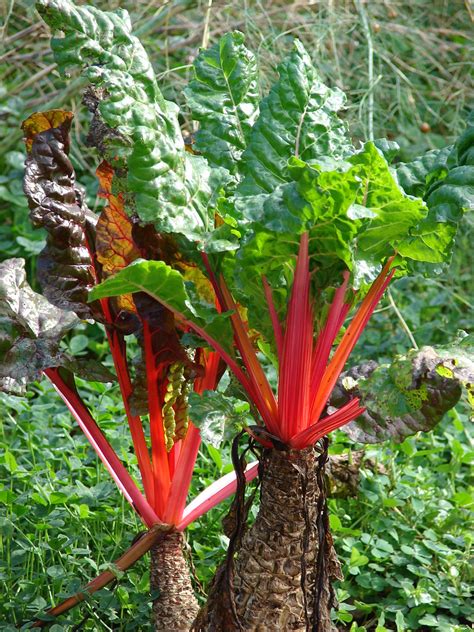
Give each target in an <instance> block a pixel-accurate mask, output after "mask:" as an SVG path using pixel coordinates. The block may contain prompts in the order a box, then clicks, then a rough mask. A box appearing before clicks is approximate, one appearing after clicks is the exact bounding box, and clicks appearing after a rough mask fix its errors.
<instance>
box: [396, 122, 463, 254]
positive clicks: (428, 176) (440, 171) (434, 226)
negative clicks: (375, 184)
mask: <svg viewBox="0 0 474 632" xmlns="http://www.w3.org/2000/svg"><path fill="white" fill-rule="evenodd" d="M448 150H451V151H448ZM397 177H398V180H399V182H400V183H401V185H402V186H403V187H404V188H405V191H407V192H409V193H411V194H416V195H419V196H420V197H423V198H424V200H425V202H426V205H427V207H428V215H427V217H426V218H425V219H424V220H423V221H422V222H420V224H419V226H417V227H416V229H415V230H413V231H412V235H411V236H410V237H408V238H407V239H406V241H405V242H404V243H403V244H402V249H401V252H415V253H416V256H414V257H413V258H415V259H418V260H419V261H429V262H432V263H439V262H449V261H450V259H451V253H452V249H453V245H454V238H455V236H456V232H457V227H458V224H459V221H460V220H461V218H462V216H463V214H464V213H465V212H466V211H472V210H473V209H474V115H471V116H470V118H469V120H468V126H467V129H466V130H465V131H464V133H463V134H462V135H461V136H460V138H459V139H458V140H457V141H456V143H455V145H454V147H453V148H449V147H448V148H446V149H445V150H440V151H438V152H428V153H427V154H425V156H423V157H422V158H420V159H419V160H416V161H414V162H413V163H409V164H406V165H401V166H400V167H398V168H397ZM436 251H437V254H438V257H437V258H436V257H435V256H433V254H434V253H436Z"/></svg>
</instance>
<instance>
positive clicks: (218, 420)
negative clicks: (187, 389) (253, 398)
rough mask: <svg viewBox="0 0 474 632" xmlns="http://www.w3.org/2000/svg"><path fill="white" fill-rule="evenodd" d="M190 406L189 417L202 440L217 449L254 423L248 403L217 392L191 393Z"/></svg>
mask: <svg viewBox="0 0 474 632" xmlns="http://www.w3.org/2000/svg"><path fill="white" fill-rule="evenodd" d="M188 404H189V417H190V419H191V421H192V422H193V424H194V425H195V426H197V427H198V428H199V430H200V432H201V437H202V440H203V441H204V442H205V443H210V444H211V445H213V446H214V447H216V448H219V447H220V445H221V444H222V443H223V441H225V440H230V439H231V438H232V437H235V435H236V434H237V433H238V432H239V431H240V430H242V428H243V427H244V426H248V425H252V424H253V423H254V422H253V420H252V417H251V415H250V414H249V411H250V406H249V404H248V403H247V402H244V401H242V400H240V399H237V398H236V397H229V396H227V395H224V394H223V393H220V392H217V391H204V393H203V394H202V395H198V393H194V392H193V393H190V394H189V399H188Z"/></svg>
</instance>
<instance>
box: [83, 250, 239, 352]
mask: <svg viewBox="0 0 474 632" xmlns="http://www.w3.org/2000/svg"><path fill="white" fill-rule="evenodd" d="M134 292H145V293H146V294H148V295H149V296H151V297H152V298H154V299H155V300H157V301H159V302H160V303H161V304H162V305H164V307H166V308H167V309H169V310H171V311H172V312H174V313H175V315H177V316H178V317H181V318H182V319H185V320H187V321H191V322H193V323H195V324H196V325H197V326H199V327H201V328H202V329H203V330H205V331H206V332H207V333H208V334H209V335H210V336H211V337H212V338H214V339H215V340H217V341H218V342H220V344H222V345H223V346H224V347H228V348H229V347H230V346H231V341H232V332H231V329H230V324H229V322H228V319H227V317H226V315H225V314H219V313H218V312H217V310H216V309H215V308H214V307H212V306H211V305H208V304H206V303H203V302H202V301H201V300H200V298H199V295H198V293H197V291H196V288H195V286H194V284H193V283H191V282H185V280H184V279H183V277H182V275H181V274H180V273H179V272H178V271H177V270H173V268H171V267H170V266H169V265H167V264H166V263H164V262H163V261H143V260H138V261H136V262H134V263H132V264H131V265H129V266H127V267H126V268H124V269H123V270H121V271H120V272H118V273H117V274H115V275H114V276H112V277H109V278H108V279H107V280H105V281H103V282H102V283H100V284H99V285H96V286H95V287H94V289H93V290H92V291H91V293H90V294H89V300H96V299H99V298H105V297H107V296H120V295H121V294H133V293H134Z"/></svg>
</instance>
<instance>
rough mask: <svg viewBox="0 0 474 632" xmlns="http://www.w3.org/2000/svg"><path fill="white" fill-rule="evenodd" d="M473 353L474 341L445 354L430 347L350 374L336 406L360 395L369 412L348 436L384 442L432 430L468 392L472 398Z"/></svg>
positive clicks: (450, 348)
mask: <svg viewBox="0 0 474 632" xmlns="http://www.w3.org/2000/svg"><path fill="white" fill-rule="evenodd" d="M472 351H473V346H472V342H471V341H469V340H465V341H464V343H462V342H461V343H456V344H454V345H453V346H447V347H445V348H440V349H439V350H438V349H434V348H431V347H424V348H423V349H422V350H421V351H412V352H410V353H409V354H407V355H406V356H399V357H397V358H396V359H395V360H394V361H393V362H392V364H390V365H388V364H384V365H380V366H377V364H376V363H375V362H370V363H367V365H361V366H358V367H354V368H353V369H351V370H350V371H347V372H346V373H344V374H343V375H342V376H341V378H340V379H339V381H338V384H337V386H336V388H335V389H334V391H333V393H332V395H331V401H330V403H331V405H332V406H337V407H340V406H341V405H343V404H344V403H345V402H347V401H348V400H349V399H351V398H352V397H359V398H360V400H361V405H362V406H365V407H366V411H365V413H364V414H363V415H361V416H360V417H358V418H357V419H356V420H355V421H354V422H352V423H351V424H349V425H348V426H346V427H345V428H344V432H346V433H347V434H348V435H349V436H350V437H351V438H352V439H354V440H355V441H359V442H362V443H378V442H381V441H386V440H389V439H390V440H394V441H403V439H405V437H407V436H409V435H412V434H415V433H416V432H419V431H428V430H431V429H432V428H433V427H434V426H435V425H436V424H437V423H438V422H439V421H440V420H441V419H442V417H443V415H444V414H445V413H446V412H447V411H448V410H450V409H451V408H453V407H454V406H455V405H456V403H457V402H458V401H459V398H460V396H461V393H462V388H465V389H466V391H467V393H468V396H469V397H470V398H471V399H472V385H473V384H474V363H473V361H472Z"/></svg>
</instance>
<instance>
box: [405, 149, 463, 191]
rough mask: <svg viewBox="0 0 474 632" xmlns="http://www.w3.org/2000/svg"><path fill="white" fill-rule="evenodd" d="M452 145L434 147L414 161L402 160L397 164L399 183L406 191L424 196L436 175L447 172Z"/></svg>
mask: <svg viewBox="0 0 474 632" xmlns="http://www.w3.org/2000/svg"><path fill="white" fill-rule="evenodd" d="M452 149H453V148H452V146H449V147H443V149H432V150H431V151H428V152H426V154H424V155H423V156H420V157H419V158H416V159H415V160H413V161H412V162H408V163H405V162H400V163H398V164H397V165H395V173H396V176H397V180H398V183H399V184H400V186H401V187H402V188H403V190H404V191H405V193H407V194H408V195H413V196H415V197H421V198H422V197H424V195H425V193H426V190H427V189H428V187H429V185H430V183H431V182H432V180H433V179H434V178H435V177H436V175H438V176H441V175H442V174H443V173H444V174H446V173H447V170H448V168H447V161H448V157H449V155H450V153H451V152H452Z"/></svg>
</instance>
